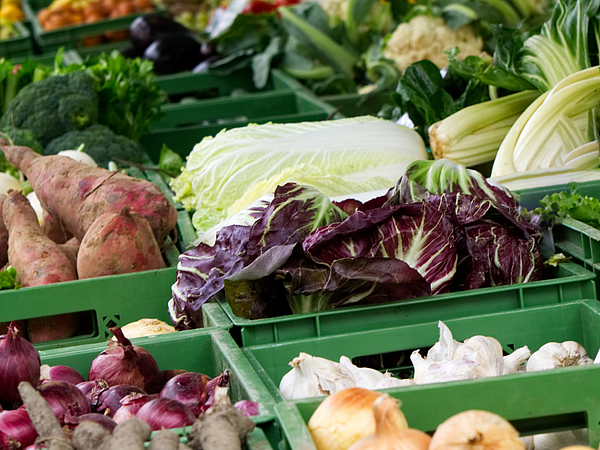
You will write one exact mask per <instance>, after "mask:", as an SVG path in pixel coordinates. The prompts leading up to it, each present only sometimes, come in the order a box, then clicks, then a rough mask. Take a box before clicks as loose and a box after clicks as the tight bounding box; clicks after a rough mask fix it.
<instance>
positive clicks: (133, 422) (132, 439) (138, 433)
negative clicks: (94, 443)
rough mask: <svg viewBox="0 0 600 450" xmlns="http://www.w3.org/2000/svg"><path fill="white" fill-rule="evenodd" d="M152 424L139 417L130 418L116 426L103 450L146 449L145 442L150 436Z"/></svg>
mask: <svg viewBox="0 0 600 450" xmlns="http://www.w3.org/2000/svg"><path fill="white" fill-rule="evenodd" d="M151 433H152V430H151V429H150V425H148V424H147V423H146V422H143V421H141V420H138V419H129V420H126V421H125V422H121V423H120V424H118V425H117V426H116V427H115V430H114V431H113V434H112V437H111V438H110V440H108V441H107V442H106V443H105V445H104V446H103V447H102V450H124V449H127V450H145V447H144V442H145V441H146V440H148V439H149V438H150V434H151Z"/></svg>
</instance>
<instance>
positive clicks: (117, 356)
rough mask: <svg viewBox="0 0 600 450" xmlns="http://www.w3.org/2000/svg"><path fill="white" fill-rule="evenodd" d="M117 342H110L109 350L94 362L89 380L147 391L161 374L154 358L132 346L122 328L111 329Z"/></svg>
mask: <svg viewBox="0 0 600 450" xmlns="http://www.w3.org/2000/svg"><path fill="white" fill-rule="evenodd" d="M110 332H111V333H113V334H114V335H115V337H116V338H117V341H116V342H115V341H113V340H111V341H109V343H108V348H107V349H106V350H104V351H103V352H101V353H100V354H99V355H98V356H97V357H96V358H95V359H94V361H92V366H91V367H90V371H89V374H88V380H99V379H102V380H105V381H106V382H107V383H108V384H109V385H110V386H118V385H120V384H129V385H133V386H138V387H139V388H141V389H145V386H146V383H147V382H149V381H150V380H151V379H152V378H153V377H155V376H156V374H157V373H158V372H159V370H158V364H157V363H156V360H155V359H154V357H153V356H152V355H151V354H150V353H149V352H148V351H147V350H145V349H143V348H142V347H139V346H137V345H132V344H131V342H130V341H129V339H127V338H126V337H125V335H124V334H123V332H122V331H121V328H119V327H113V328H110Z"/></svg>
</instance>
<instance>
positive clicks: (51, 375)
mask: <svg viewBox="0 0 600 450" xmlns="http://www.w3.org/2000/svg"><path fill="white" fill-rule="evenodd" d="M45 377H47V378H45ZM40 381H41V383H42V384H44V383H48V382H49V381H66V382H67V383H71V384H75V385H77V384H79V383H83V382H85V379H84V378H83V377H82V376H81V374H80V373H79V372H77V371H76V370H75V369H73V368H72V367H69V366H51V367H50V368H49V369H48V371H47V372H46V371H42V374H41V378H40Z"/></svg>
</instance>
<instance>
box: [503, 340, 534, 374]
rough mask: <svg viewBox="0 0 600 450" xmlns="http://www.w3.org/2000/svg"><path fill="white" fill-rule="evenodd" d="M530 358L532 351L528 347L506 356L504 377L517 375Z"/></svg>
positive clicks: (504, 359)
mask: <svg viewBox="0 0 600 450" xmlns="http://www.w3.org/2000/svg"><path fill="white" fill-rule="evenodd" d="M530 356H531V350H529V347H527V346H526V345H525V346H523V347H521V348H518V349H516V350H515V351H514V352H512V353H511V354H510V355H506V356H505V357H504V358H503V363H504V364H503V367H502V375H508V374H510V373H517V372H518V371H519V370H520V369H521V368H524V364H525V363H526V362H527V359H528V358H529V357H530Z"/></svg>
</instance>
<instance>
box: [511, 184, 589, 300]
mask: <svg viewBox="0 0 600 450" xmlns="http://www.w3.org/2000/svg"><path fill="white" fill-rule="evenodd" d="M577 189H578V191H579V193H580V194H582V195H587V196H591V197H596V198H600V182H598V181H590V182H585V183H578V184H577ZM562 191H569V187H568V185H559V186H552V187H549V188H538V189H528V190H523V191H519V192H516V193H515V194H516V195H515V196H516V197H517V198H519V200H520V202H521V204H522V205H523V206H525V207H526V208H528V209H533V208H536V207H538V206H540V200H541V199H542V198H544V196H546V195H549V194H553V193H557V192H562ZM552 240H553V244H554V247H555V248H556V249H557V251H561V252H563V253H565V254H566V255H568V256H571V257H573V260H574V261H576V262H578V263H579V264H581V265H582V266H584V267H585V268H586V269H588V270H590V271H592V272H593V273H594V274H596V278H597V279H598V277H599V276H600V230H598V229H596V228H594V227H591V226H589V225H586V224H585V223H583V222H580V221H578V220H574V219H571V218H566V219H564V220H563V221H562V222H561V223H560V224H558V225H556V226H554V227H553V228H552ZM596 288H598V295H600V283H596Z"/></svg>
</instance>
